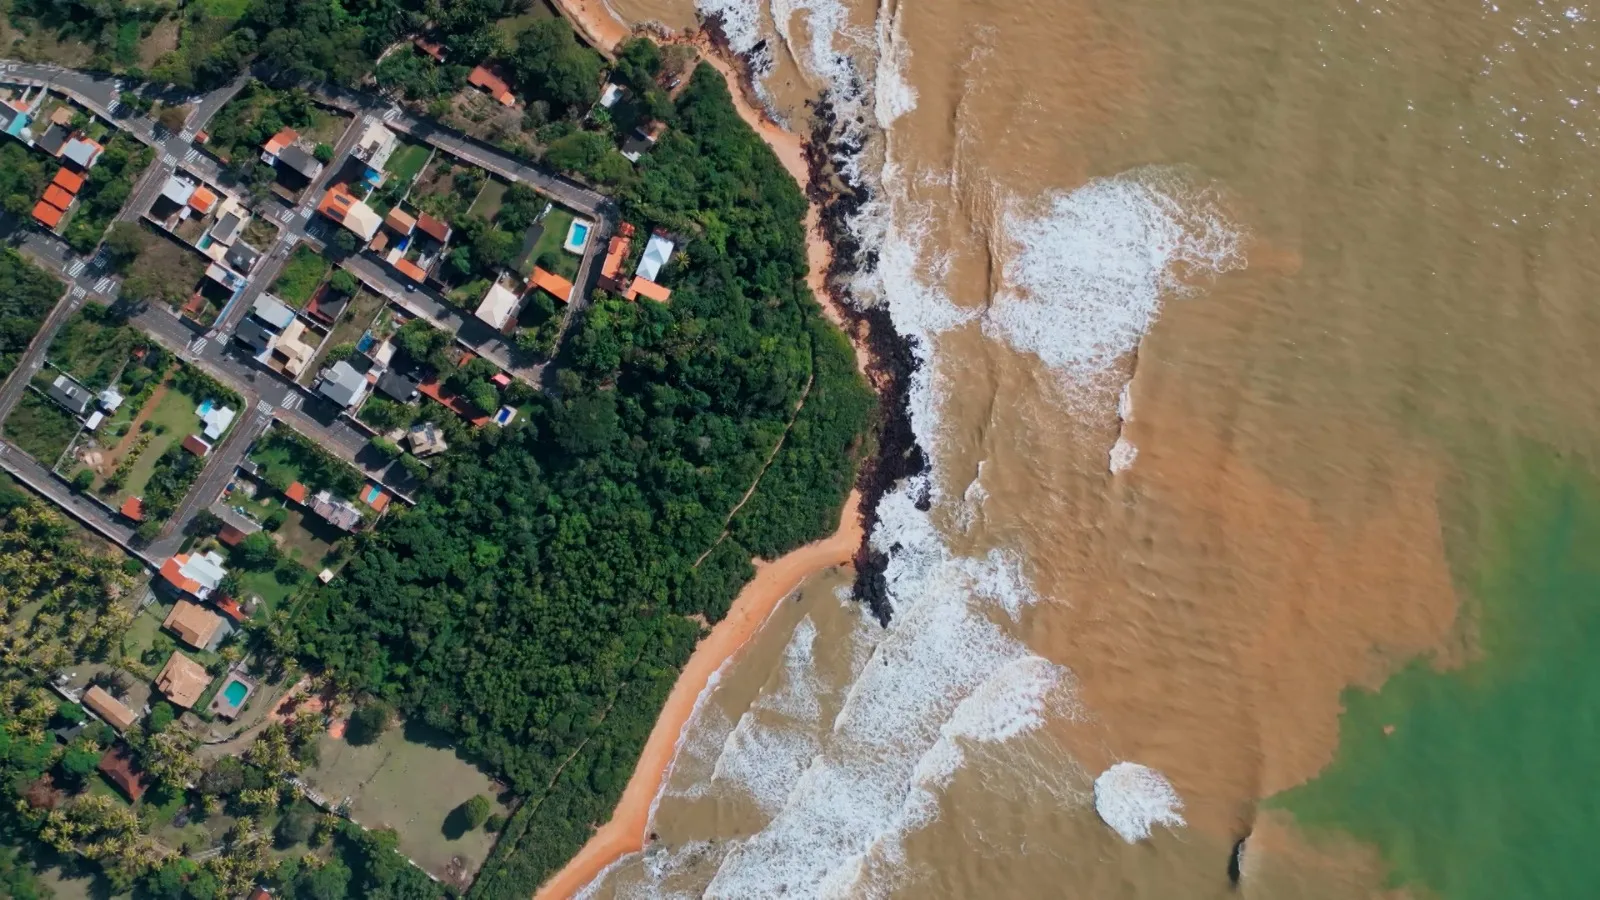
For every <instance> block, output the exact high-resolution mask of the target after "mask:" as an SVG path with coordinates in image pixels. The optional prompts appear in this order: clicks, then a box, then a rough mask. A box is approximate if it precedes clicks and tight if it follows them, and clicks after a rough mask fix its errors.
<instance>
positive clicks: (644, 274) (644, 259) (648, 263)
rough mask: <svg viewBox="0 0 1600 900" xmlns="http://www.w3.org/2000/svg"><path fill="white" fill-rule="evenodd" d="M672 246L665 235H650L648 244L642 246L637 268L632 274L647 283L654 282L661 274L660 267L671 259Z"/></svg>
mask: <svg viewBox="0 0 1600 900" xmlns="http://www.w3.org/2000/svg"><path fill="white" fill-rule="evenodd" d="M672 250H673V244H672V241H670V240H668V239H667V237H666V236H665V235H661V234H652V235H650V242H649V243H648V244H645V245H644V254H643V255H642V256H640V257H639V267H638V268H637V269H634V270H633V274H635V275H637V276H639V277H640V278H643V279H645V280H647V281H655V280H656V276H657V275H659V274H661V267H662V266H665V265H666V264H667V260H669V259H671V258H672Z"/></svg>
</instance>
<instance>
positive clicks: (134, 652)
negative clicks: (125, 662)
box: [122, 607, 161, 660]
mask: <svg viewBox="0 0 1600 900" xmlns="http://www.w3.org/2000/svg"><path fill="white" fill-rule="evenodd" d="M158 608H159V607H158ZM160 633H161V619H159V618H157V617H156V615H155V613H154V612H152V611H151V610H148V609H146V610H141V611H140V612H139V614H138V615H137V616H134V618H133V624H132V625H130V626H128V630H127V631H125V632H123V633H122V658H123V659H132V660H138V659H139V658H140V657H141V656H143V655H144V653H145V651H146V650H149V649H150V648H151V647H153V646H155V642H156V635H158V634H160Z"/></svg>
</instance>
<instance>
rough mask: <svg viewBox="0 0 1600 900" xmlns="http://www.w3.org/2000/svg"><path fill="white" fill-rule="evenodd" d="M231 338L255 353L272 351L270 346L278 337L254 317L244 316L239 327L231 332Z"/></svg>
mask: <svg viewBox="0 0 1600 900" xmlns="http://www.w3.org/2000/svg"><path fill="white" fill-rule="evenodd" d="M233 336H234V338H235V339H237V340H238V341H239V343H241V344H243V345H245V346H246V347H249V348H250V349H251V350H254V351H255V352H257V353H261V352H264V351H266V350H270V349H272V344H273V342H274V341H275V340H276V339H277V337H278V335H277V332H275V331H273V330H272V329H271V328H268V327H267V326H266V324H265V323H263V322H262V321H261V320H260V319H257V318H256V317H254V316H246V317H245V319H244V321H243V322H240V323H239V327H238V328H235V329H234V330H233Z"/></svg>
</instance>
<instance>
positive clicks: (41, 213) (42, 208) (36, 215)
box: [33, 200, 67, 231]
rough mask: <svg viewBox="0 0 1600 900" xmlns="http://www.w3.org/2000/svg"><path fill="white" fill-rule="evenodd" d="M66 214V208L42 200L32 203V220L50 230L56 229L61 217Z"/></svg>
mask: <svg viewBox="0 0 1600 900" xmlns="http://www.w3.org/2000/svg"><path fill="white" fill-rule="evenodd" d="M66 214H67V211H66V210H64V209H59V208H57V207H54V206H51V205H50V204H48V203H46V202H45V201H43V200H40V201H39V202H38V203H35V204H34V205H33V220H34V221H35V222H38V223H39V224H40V225H42V226H44V227H45V228H46V229H48V230H50V231H55V230H56V228H57V227H58V226H59V225H60V224H61V217H62V216H65V215H66Z"/></svg>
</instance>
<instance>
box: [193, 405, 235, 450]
mask: <svg viewBox="0 0 1600 900" xmlns="http://www.w3.org/2000/svg"><path fill="white" fill-rule="evenodd" d="M194 414H195V415H197V416H199V417H200V421H201V422H203V423H205V431H204V434H205V436H206V438H207V439H209V440H213V441H214V440H216V439H217V438H220V437H222V435H223V433H224V432H226V431H227V430H228V426H229V425H232V424H233V420H234V418H235V417H236V416H237V415H238V414H237V413H235V412H234V411H233V408H232V407H229V406H218V405H216V404H215V403H213V402H212V401H210V400H207V401H205V402H204V403H201V404H200V405H199V406H197V407H195V409H194Z"/></svg>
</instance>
